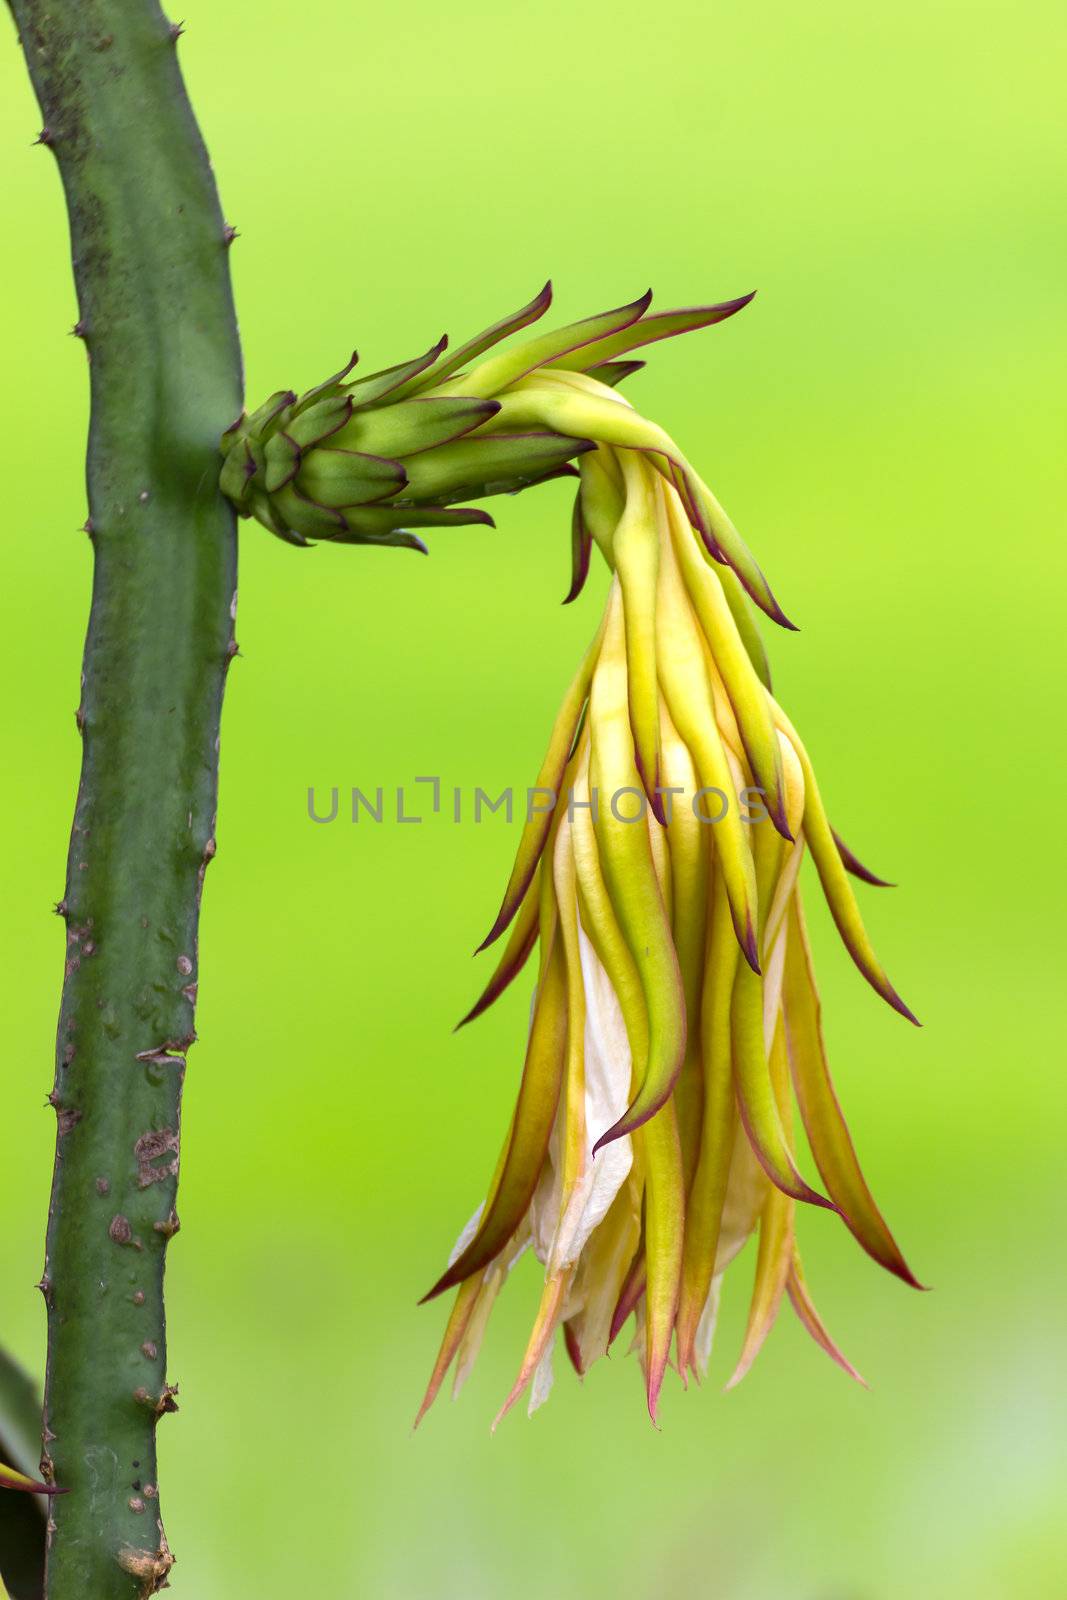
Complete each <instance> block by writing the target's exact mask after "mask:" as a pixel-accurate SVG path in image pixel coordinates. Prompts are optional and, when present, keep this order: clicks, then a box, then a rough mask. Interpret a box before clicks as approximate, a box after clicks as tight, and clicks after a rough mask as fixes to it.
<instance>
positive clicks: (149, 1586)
mask: <svg viewBox="0 0 1067 1600" xmlns="http://www.w3.org/2000/svg"><path fill="white" fill-rule="evenodd" d="M156 1526H157V1528H158V1529H159V1549H158V1550H139V1549H136V1548H135V1547H134V1546H133V1545H131V1544H124V1545H123V1546H122V1548H121V1549H120V1550H119V1552H118V1555H117V1556H116V1560H117V1561H118V1564H119V1566H120V1567H121V1568H122V1570H123V1572H128V1573H129V1575H130V1577H131V1578H136V1579H137V1580H138V1581H139V1582H140V1583H141V1585H142V1588H141V1600H149V1597H150V1596H151V1595H154V1594H158V1593H159V1591H160V1589H165V1588H166V1587H167V1575H168V1573H169V1572H170V1569H171V1567H173V1565H174V1557H173V1556H172V1555H171V1553H170V1546H169V1545H168V1544H167V1536H166V1534H165V1533H164V1532H163V1524H162V1522H160V1521H159V1520H158V1518H157V1521H156Z"/></svg>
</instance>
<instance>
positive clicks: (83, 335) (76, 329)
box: [70, 318, 89, 339]
mask: <svg viewBox="0 0 1067 1600" xmlns="http://www.w3.org/2000/svg"><path fill="white" fill-rule="evenodd" d="M70 332H71V337H72V338H75V339H87V338H88V337H89V325H88V323H86V322H83V321H82V320H81V318H79V319H78V321H77V322H76V323H75V324H74V326H73V328H71V330H70Z"/></svg>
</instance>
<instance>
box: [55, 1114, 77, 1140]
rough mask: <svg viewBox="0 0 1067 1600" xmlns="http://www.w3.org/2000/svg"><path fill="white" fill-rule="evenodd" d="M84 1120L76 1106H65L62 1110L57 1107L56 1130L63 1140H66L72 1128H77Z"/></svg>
mask: <svg viewBox="0 0 1067 1600" xmlns="http://www.w3.org/2000/svg"><path fill="white" fill-rule="evenodd" d="M81 1119H82V1113H81V1112H80V1111H79V1110H78V1109H77V1108H76V1107H75V1106H64V1107H63V1109H62V1110H60V1108H59V1107H58V1106H57V1107H56V1128H57V1131H58V1134H59V1137H60V1138H61V1139H65V1138H66V1136H67V1134H68V1133H69V1132H70V1130H71V1129H72V1128H76V1127H77V1126H78V1123H79V1122H80V1121H81Z"/></svg>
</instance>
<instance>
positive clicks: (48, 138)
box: [33, 128, 56, 146]
mask: <svg viewBox="0 0 1067 1600" xmlns="http://www.w3.org/2000/svg"><path fill="white" fill-rule="evenodd" d="M33 142H34V144H46V145H49V146H52V145H54V144H55V142H56V141H55V137H54V135H53V133H52V130H51V128H42V129H41V131H40V133H39V134H38V135H37V137H36V139H35V140H34V141H33Z"/></svg>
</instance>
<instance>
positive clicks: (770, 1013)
mask: <svg viewBox="0 0 1067 1600" xmlns="http://www.w3.org/2000/svg"><path fill="white" fill-rule="evenodd" d="M785 935H786V929H785V927H784V926H783V928H782V931H781V933H780V934H779V935H778V937H777V939H775V941H774V949H773V950H772V951H771V959H770V960H769V961H768V962H767V970H766V972H765V973H764V975H763V1048H764V1049H765V1050H766V1052H767V1054H768V1055H770V1053H771V1045H772V1044H773V1043H774V1030H775V1027H776V1026H777V1023H778V1008H779V1007H780V1006H781V1003H782V978H783V975H784V973H785Z"/></svg>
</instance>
